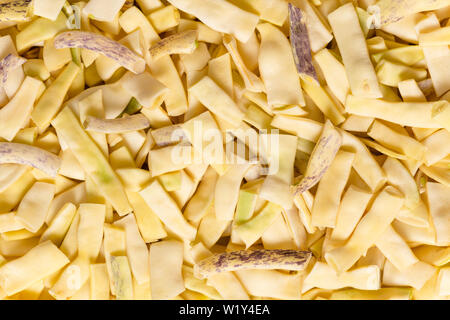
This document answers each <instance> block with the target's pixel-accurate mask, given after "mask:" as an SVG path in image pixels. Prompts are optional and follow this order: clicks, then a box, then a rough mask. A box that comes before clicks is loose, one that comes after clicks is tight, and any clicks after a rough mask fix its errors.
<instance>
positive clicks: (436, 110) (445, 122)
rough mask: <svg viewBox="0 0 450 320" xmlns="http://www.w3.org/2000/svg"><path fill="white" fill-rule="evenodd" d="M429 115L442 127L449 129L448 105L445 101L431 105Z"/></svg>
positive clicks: (449, 107)
mask: <svg viewBox="0 0 450 320" xmlns="http://www.w3.org/2000/svg"><path fill="white" fill-rule="evenodd" d="M431 116H432V118H433V120H434V121H436V122H437V123H439V124H440V125H441V126H442V127H443V128H445V129H447V131H450V105H449V104H447V103H441V104H439V103H436V104H435V105H433V109H432V111H431Z"/></svg>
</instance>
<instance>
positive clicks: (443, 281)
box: [437, 267, 450, 297]
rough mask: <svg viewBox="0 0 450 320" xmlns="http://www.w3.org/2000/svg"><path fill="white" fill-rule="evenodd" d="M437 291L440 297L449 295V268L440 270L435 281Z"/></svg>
mask: <svg viewBox="0 0 450 320" xmlns="http://www.w3.org/2000/svg"><path fill="white" fill-rule="evenodd" d="M437 289H438V294H439V296H441V297H444V296H449V295H450V267H446V268H442V269H440V271H439V276H438V279H437Z"/></svg>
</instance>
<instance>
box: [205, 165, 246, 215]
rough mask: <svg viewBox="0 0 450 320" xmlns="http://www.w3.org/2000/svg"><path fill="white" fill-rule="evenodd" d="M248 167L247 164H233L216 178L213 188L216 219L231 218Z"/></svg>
mask: <svg viewBox="0 0 450 320" xmlns="http://www.w3.org/2000/svg"><path fill="white" fill-rule="evenodd" d="M249 168H250V165H249V164H236V165H233V166H232V167H231V168H230V169H228V170H227V172H226V173H225V174H224V175H222V176H220V177H219V178H218V179H217V183H216V187H215V189H214V194H215V195H214V207H215V212H216V217H217V219H218V220H227V221H231V220H233V215H234V211H235V209H236V205H237V202H238V198H239V189H240V186H241V183H242V179H243V178H244V175H245V173H246V172H247V170H248V169H249Z"/></svg>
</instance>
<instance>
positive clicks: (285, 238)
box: [261, 215, 297, 250]
mask: <svg viewBox="0 0 450 320" xmlns="http://www.w3.org/2000/svg"><path fill="white" fill-rule="evenodd" d="M261 241H262V243H263V246H264V249H269V250H275V249H287V250H288V249H291V250H295V249H297V246H296V244H295V242H294V239H293V238H292V235H291V231H290V230H289V227H288V225H287V222H286V221H285V218H284V215H278V216H277V218H276V219H275V221H274V222H273V223H272V225H271V226H270V227H269V228H268V229H267V230H266V231H264V233H263V234H262V235H261Z"/></svg>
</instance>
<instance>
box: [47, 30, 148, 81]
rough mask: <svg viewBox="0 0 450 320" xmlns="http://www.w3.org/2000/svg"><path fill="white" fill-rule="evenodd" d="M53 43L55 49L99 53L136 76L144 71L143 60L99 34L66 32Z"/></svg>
mask: <svg viewBox="0 0 450 320" xmlns="http://www.w3.org/2000/svg"><path fill="white" fill-rule="evenodd" d="M54 41H55V48H57V49H62V48H85V49H89V50H91V51H96V52H99V53H101V54H102V55H105V56H107V57H108V58H110V59H113V60H114V61H116V62H117V63H119V64H120V65H121V66H122V67H124V68H126V69H128V70H130V71H131V72H133V73H136V74H139V73H142V72H143V71H144V69H145V60H144V59H142V58H141V57H139V56H138V55H136V54H135V53H134V52H133V51H131V50H130V49H128V48H127V47H125V46H124V45H122V44H120V43H118V42H116V41H114V40H111V39H109V38H107V37H105V36H102V35H99V34H95V33H91V32H84V31H68V32H64V33H61V34H60V35H58V36H57V37H56V38H55V40H54Z"/></svg>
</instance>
